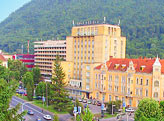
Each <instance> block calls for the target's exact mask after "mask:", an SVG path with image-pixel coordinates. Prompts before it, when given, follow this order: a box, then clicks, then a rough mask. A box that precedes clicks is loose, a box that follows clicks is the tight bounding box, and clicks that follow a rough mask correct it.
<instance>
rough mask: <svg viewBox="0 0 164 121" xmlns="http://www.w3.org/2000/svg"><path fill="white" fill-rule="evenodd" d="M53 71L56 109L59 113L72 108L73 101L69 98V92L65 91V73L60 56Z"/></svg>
mask: <svg viewBox="0 0 164 121" xmlns="http://www.w3.org/2000/svg"><path fill="white" fill-rule="evenodd" d="M53 71H54V72H53V77H52V83H53V90H54V99H53V100H54V108H55V109H57V110H58V111H63V110H66V109H67V108H68V107H70V105H71V101H70V99H69V98H68V97H69V94H68V91H67V90H66V89H65V86H66V83H65V82H64V78H65V73H64V72H63V69H62V67H61V65H60V58H59V56H57V57H56V60H55V62H54V69H53Z"/></svg>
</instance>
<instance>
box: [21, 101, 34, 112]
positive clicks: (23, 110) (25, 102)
mask: <svg viewBox="0 0 164 121" xmlns="http://www.w3.org/2000/svg"><path fill="white" fill-rule="evenodd" d="M27 103H32V102H24V103H22V112H23V111H24V110H23V106H24V105H25V104H27Z"/></svg>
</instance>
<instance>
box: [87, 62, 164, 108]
mask: <svg viewBox="0 0 164 121" xmlns="http://www.w3.org/2000/svg"><path fill="white" fill-rule="evenodd" d="M140 61H143V60H140ZM140 61H139V62H140ZM148 61H149V60H148ZM150 61H152V60H150ZM109 62H110V60H109ZM117 64H120V63H117ZM119 66H121V65H119ZM126 66H127V65H126ZM135 66H137V65H136V63H135V64H133V62H132V61H131V62H129V66H128V67H127V69H126V71H121V70H114V69H111V70H110V69H109V68H108V66H106V64H105V63H104V64H102V66H101V68H99V69H96V68H95V69H94V72H93V75H94V77H93V80H92V85H91V86H92V90H90V97H92V98H94V99H97V100H100V101H102V102H103V101H104V102H109V101H114V100H121V101H122V102H125V103H126V105H129V106H132V107H137V105H138V104H139V101H140V100H141V99H143V98H153V99H155V100H157V101H161V100H164V89H163V87H164V82H163V81H162V80H163V79H164V74H162V73H161V66H159V65H155V64H154V65H148V66H151V67H152V72H148V73H147V72H144V71H143V72H142V69H141V67H142V66H141V67H140V69H141V70H140V71H141V72H138V71H136V70H137V69H136V68H137V67H135ZM113 68H114V67H113ZM144 68H146V67H144Z"/></svg>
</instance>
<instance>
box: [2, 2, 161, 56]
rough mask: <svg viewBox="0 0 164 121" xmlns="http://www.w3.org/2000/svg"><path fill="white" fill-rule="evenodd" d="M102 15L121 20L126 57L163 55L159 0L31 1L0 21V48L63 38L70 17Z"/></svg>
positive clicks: (9, 49)
mask: <svg viewBox="0 0 164 121" xmlns="http://www.w3.org/2000/svg"><path fill="white" fill-rule="evenodd" d="M104 16H106V17H107V22H108V23H110V24H117V23H118V21H119V19H120V20H121V28H122V34H123V36H126V37H127V53H126V54H127V57H138V56H147V57H154V56H156V54H159V56H160V57H161V58H164V1H162V0H32V1H31V2H30V3H28V4H26V5H24V6H23V7H22V8H20V9H19V10H17V11H16V12H14V13H12V14H11V15H10V16H9V17H8V18H7V19H6V20H4V21H3V22H2V23H0V49H3V50H4V51H6V52H10V53H11V52H15V51H16V49H20V48H21V45H22V44H24V47H26V45H27V44H26V42H27V40H28V39H29V40H31V41H35V40H40V39H41V38H42V39H43V40H47V39H52V38H54V39H55V38H58V39H64V38H65V37H66V36H67V35H70V32H71V27H72V20H75V22H81V21H88V20H99V21H102V20H103V17H104ZM24 49H26V48H24ZM31 50H32V46H31Z"/></svg>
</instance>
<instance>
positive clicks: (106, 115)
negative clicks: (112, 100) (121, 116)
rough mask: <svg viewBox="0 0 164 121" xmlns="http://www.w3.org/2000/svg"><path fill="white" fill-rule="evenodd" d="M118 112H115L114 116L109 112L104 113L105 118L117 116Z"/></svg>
mask: <svg viewBox="0 0 164 121" xmlns="http://www.w3.org/2000/svg"><path fill="white" fill-rule="evenodd" d="M116 115H117V114H113V116H112V114H109V113H105V114H104V119H106V118H111V117H115V116H116Z"/></svg>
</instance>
